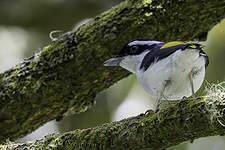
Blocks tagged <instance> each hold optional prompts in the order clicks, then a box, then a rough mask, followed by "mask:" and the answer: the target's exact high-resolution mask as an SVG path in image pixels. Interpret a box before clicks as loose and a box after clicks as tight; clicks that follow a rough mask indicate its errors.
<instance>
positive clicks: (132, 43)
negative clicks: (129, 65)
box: [128, 41, 163, 46]
mask: <svg viewBox="0 0 225 150" xmlns="http://www.w3.org/2000/svg"><path fill="white" fill-rule="evenodd" d="M159 43H163V42H160V41H133V42H131V43H129V44H128V46H132V45H152V44H159Z"/></svg>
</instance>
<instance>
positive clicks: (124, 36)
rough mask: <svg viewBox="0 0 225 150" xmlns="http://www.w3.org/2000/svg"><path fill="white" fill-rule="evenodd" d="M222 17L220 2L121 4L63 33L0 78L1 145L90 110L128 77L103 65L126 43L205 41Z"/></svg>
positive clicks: (139, 0) (135, 0)
mask: <svg viewBox="0 0 225 150" xmlns="http://www.w3.org/2000/svg"><path fill="white" fill-rule="evenodd" d="M224 14H225V1H219V0H205V1H199V0H192V1H189V2H187V1H181V0H167V1H165V0H152V1H151V0H126V1H124V2H122V3H121V4H120V5H118V6H116V7H114V8H112V9H110V10H109V11H106V12H104V13H102V14H101V15H99V16H97V17H95V18H94V19H93V20H92V21H90V22H89V23H87V24H85V25H83V26H82V27H80V28H79V29H78V30H77V31H72V32H68V33H66V34H65V35H63V36H61V37H59V38H58V40H56V41H54V42H52V43H50V44H49V45H48V46H46V47H44V48H43V49H42V50H41V51H40V52H38V53H36V54H35V55H34V56H33V57H30V58H28V59H25V60H24V61H23V62H21V63H20V64H18V65H16V66H15V67H13V68H11V69H9V70H8V71H6V72H4V73H2V74H0V142H3V141H5V140H6V139H8V138H9V139H11V140H14V139H17V138H19V137H22V136H24V135H26V134H27V133H30V132H32V131H33V130H35V129H36V128H38V127H40V126H41V125H43V124H44V123H46V122H48V121H50V120H53V119H57V120H60V119H61V118H62V117H63V116H64V115H66V114H67V113H68V111H70V112H72V113H80V112H83V111H86V110H87V109H88V108H89V107H91V106H93V104H94V103H95V101H94V98H95V96H96V94H97V93H99V92H101V91H102V90H104V89H106V88H108V87H109V86H111V85H112V84H114V83H115V82H117V81H118V80H120V79H122V78H124V77H126V76H128V75H129V73H128V72H127V71H125V70H123V69H121V68H117V67H115V68H105V67H103V65H102V63H103V62H104V61H105V60H106V59H108V58H110V57H112V56H113V55H114V54H118V52H119V50H120V49H121V47H122V46H123V45H124V43H126V42H127V41H129V40H132V39H136V38H146V37H148V38H153V39H155V40H161V41H170V40H187V41H189V40H192V41H193V40H199V39H205V38H206V35H207V31H209V30H210V29H211V28H212V27H213V25H215V24H216V23H218V22H219V21H220V20H221V19H223V18H224ZM190 111H191V110H190ZM141 118H142V117H141ZM150 118H151V117H150ZM150 118H149V119H150ZM122 122H126V121H122ZM109 125H110V124H109ZM87 131H88V130H87ZM87 131H86V130H85V132H87ZM76 132H77V131H76ZM82 132H84V131H82ZM127 134H132V133H127Z"/></svg>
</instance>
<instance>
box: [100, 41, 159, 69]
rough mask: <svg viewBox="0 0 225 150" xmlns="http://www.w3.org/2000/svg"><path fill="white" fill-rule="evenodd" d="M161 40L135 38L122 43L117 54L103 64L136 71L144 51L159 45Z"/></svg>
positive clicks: (146, 51) (144, 53)
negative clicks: (122, 45)
mask: <svg viewBox="0 0 225 150" xmlns="http://www.w3.org/2000/svg"><path fill="white" fill-rule="evenodd" d="M162 45H163V42H160V41H155V40H151V39H136V40H133V41H131V42H129V43H127V44H125V45H124V47H123V48H122V49H121V51H120V53H119V55H118V56H116V57H114V58H111V59H109V60H107V61H105V62H104V66H121V67H123V68H125V69H127V70H128V71H130V72H133V73H136V69H137V68H138V67H139V66H140V64H141V62H142V60H143V58H144V56H145V55H146V53H148V52H149V51H151V50H152V49H155V48H156V47H160V46H162Z"/></svg>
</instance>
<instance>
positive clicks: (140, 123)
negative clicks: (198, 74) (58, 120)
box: [0, 93, 225, 150]
mask: <svg viewBox="0 0 225 150" xmlns="http://www.w3.org/2000/svg"><path fill="white" fill-rule="evenodd" d="M223 94H224V93H223ZM224 96H225V95H224ZM214 98H215V99H216V98H217V100H216V102H215V101H214V100H212V99H210V100H209V99H207V98H198V99H189V100H181V101H178V103H174V104H170V105H169V106H168V105H167V107H165V108H166V109H161V110H160V112H158V113H154V112H150V113H149V114H146V115H144V114H142V115H139V116H136V117H131V118H128V119H124V120H122V121H119V122H113V123H108V124H104V125H102V126H98V127H95V128H89V129H83V130H79V129H78V130H75V131H71V132H67V133H64V134H61V135H59V134H53V135H49V136H46V137H45V138H44V139H42V140H40V141H36V142H34V143H26V144H14V143H8V145H5V148H6V147H13V148H17V149H18V150H20V149H21V150H22V149H23V148H25V147H26V148H37V149H38V148H39V149H52V150H54V149H65V150H67V149H75V150H85V149H92V150H93V149H96V150H106V149H107V150H115V149H120V150H127V149H130V150H140V149H144V148H148V149H149V150H155V149H163V148H168V147H171V146H174V145H177V144H179V143H182V142H185V141H188V140H190V141H193V140H194V139H197V138H200V137H206V136H215V135H224V134H225V127H224V126H222V125H221V124H220V123H219V122H218V121H217V119H216V116H214V119H212V115H213V114H212V113H211V110H212V109H213V107H212V102H213V104H215V105H213V106H216V109H213V110H214V111H217V112H218V113H220V115H222V116H220V117H221V118H224V117H225V115H224V110H225V102H224V99H223V100H222V99H221V97H219V96H216V97H214ZM218 99H220V100H222V101H223V102H222V103H221V101H220V100H219V101H218ZM210 102H211V103H210ZM167 104H168V103H167ZM217 117H218V116H217ZM2 147H3V146H2ZM0 148H1V147H0Z"/></svg>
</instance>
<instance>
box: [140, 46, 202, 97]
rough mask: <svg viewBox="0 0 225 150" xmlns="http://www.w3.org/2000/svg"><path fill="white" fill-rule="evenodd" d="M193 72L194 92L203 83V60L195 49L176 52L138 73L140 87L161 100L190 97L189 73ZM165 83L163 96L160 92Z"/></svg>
mask: <svg viewBox="0 0 225 150" xmlns="http://www.w3.org/2000/svg"><path fill="white" fill-rule="evenodd" d="M190 72H193V84H194V92H196V91H197V90H198V89H199V88H200V86H201V85H202V83H203V80H204V76H205V60H204V57H202V56H199V51H198V50H195V49H187V50H184V51H181V50H178V51H176V52H175V53H173V54H171V55H170V56H168V57H167V58H164V59H161V60H160V61H157V62H156V63H153V64H152V65H151V66H150V67H149V68H148V69H147V70H146V71H143V70H140V71H138V72H137V73H136V74H137V78H138V80H139V83H140V84H141V86H142V87H143V88H144V89H145V91H147V92H148V93H149V94H150V95H152V96H154V97H156V98H159V97H160V96H163V97H162V98H163V99H167V100H177V99H182V98H183V97H189V96H191V94H192V92H191V85H190V80H189V77H188V75H189V73H190ZM165 83H167V85H166V87H165V90H164V92H163V95H161V92H162V90H163V88H164V86H165Z"/></svg>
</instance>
